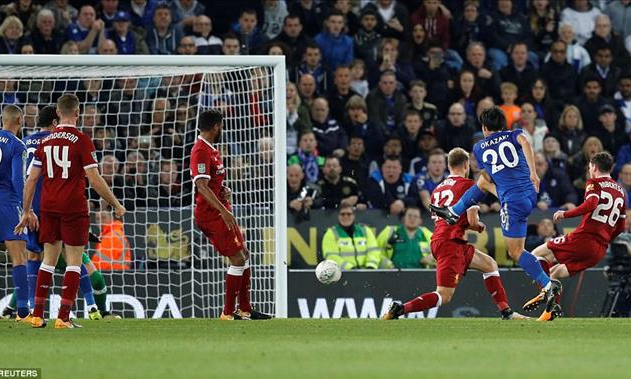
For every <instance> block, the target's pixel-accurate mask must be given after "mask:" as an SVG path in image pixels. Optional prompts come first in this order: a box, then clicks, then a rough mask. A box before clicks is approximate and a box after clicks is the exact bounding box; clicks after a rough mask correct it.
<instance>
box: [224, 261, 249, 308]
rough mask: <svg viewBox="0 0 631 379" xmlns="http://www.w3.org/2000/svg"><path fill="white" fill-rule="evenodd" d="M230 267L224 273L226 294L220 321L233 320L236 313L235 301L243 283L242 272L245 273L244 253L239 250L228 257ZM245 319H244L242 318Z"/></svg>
mask: <svg viewBox="0 0 631 379" xmlns="http://www.w3.org/2000/svg"><path fill="white" fill-rule="evenodd" d="M228 258H229V259H230V267H229V268H228V272H227V273H226V285H225V288H226V293H225V298H224V304H223V312H221V316H219V319H220V320H234V319H235V317H234V313H235V311H236V300H237V296H239V292H240V291H241V284H242V283H243V271H245V262H246V259H247V257H246V253H245V250H239V251H238V252H237V253H236V254H234V255H232V256H229V257H228ZM242 319H245V318H242Z"/></svg>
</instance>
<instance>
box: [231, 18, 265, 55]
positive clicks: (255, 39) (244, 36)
mask: <svg viewBox="0 0 631 379" xmlns="http://www.w3.org/2000/svg"><path fill="white" fill-rule="evenodd" d="M257 25H258V16H257V14H256V11H255V10H254V9H251V8H247V9H244V10H243V11H242V12H241V15H240V16H239V21H238V22H237V23H236V24H235V25H234V27H233V28H232V31H233V32H234V33H235V34H236V35H237V37H239V40H240V41H241V54H243V55H250V54H254V52H256V51H257V49H258V48H260V47H262V46H263V45H264V44H265V42H267V37H266V36H265V34H263V32H262V31H261V30H260V29H259V27H258V26H257Z"/></svg>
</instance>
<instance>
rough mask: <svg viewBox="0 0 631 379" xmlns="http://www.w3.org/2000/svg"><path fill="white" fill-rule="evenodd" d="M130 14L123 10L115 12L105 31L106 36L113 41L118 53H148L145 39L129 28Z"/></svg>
mask: <svg viewBox="0 0 631 379" xmlns="http://www.w3.org/2000/svg"><path fill="white" fill-rule="evenodd" d="M129 20H130V16H129V13H127V12H125V11H119V12H116V15H115V16H114V19H113V20H112V22H113V26H112V28H111V29H109V30H108V31H107V38H109V39H111V40H112V41H114V43H115V44H116V48H117V50H118V54H122V55H133V54H149V48H148V47H147V43H146V42H145V40H144V39H143V38H142V37H141V36H140V35H138V33H136V32H135V31H134V30H133V29H131V28H130V22H129Z"/></svg>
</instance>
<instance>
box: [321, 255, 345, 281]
mask: <svg viewBox="0 0 631 379" xmlns="http://www.w3.org/2000/svg"><path fill="white" fill-rule="evenodd" d="M315 274H316V278H318V280H319V281H320V283H322V284H331V283H333V282H337V281H338V280H340V278H341V277H342V270H340V266H338V265H337V263H335V261H332V260H330V259H327V260H324V261H322V262H320V263H319V264H318V266H317V267H316V269H315Z"/></svg>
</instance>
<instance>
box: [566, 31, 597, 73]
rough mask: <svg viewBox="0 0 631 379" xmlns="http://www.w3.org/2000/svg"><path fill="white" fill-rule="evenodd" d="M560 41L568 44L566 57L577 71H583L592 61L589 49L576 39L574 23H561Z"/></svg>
mask: <svg viewBox="0 0 631 379" xmlns="http://www.w3.org/2000/svg"><path fill="white" fill-rule="evenodd" d="M559 41H563V42H564V43H565V45H566V46H567V50H566V59H567V61H568V63H570V64H571V65H572V67H574V70H575V71H576V72H581V70H582V69H583V68H584V67H586V66H587V65H589V64H590V63H592V59H591V57H590V56H589V53H588V52H587V50H585V48H584V47H583V46H581V45H580V44H578V42H576V40H575V39H574V29H573V28H572V25H570V24H566V23H561V25H559Z"/></svg>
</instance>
